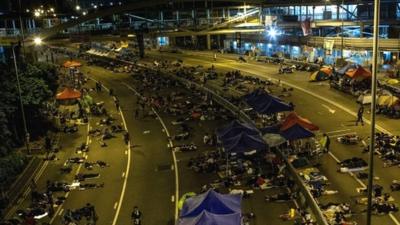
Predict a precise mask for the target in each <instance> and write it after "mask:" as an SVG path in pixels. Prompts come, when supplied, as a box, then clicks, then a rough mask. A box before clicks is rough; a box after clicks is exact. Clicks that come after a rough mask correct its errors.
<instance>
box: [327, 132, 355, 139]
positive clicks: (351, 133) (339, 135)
mask: <svg viewBox="0 0 400 225" xmlns="http://www.w3.org/2000/svg"><path fill="white" fill-rule="evenodd" d="M353 134H357V132H349V133H344V134H336V135H331V136H330V137H333V138H334V137H342V136H345V135H353Z"/></svg>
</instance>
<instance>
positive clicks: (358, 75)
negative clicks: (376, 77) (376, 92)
mask: <svg viewBox="0 0 400 225" xmlns="http://www.w3.org/2000/svg"><path fill="white" fill-rule="evenodd" d="M346 75H347V76H349V77H351V78H353V79H361V80H363V79H366V78H370V77H371V76H372V74H371V72H370V71H368V70H366V69H364V68H363V67H361V66H359V67H357V68H355V69H350V70H348V71H347V72H346Z"/></svg>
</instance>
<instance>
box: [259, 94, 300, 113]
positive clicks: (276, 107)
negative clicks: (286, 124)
mask: <svg viewBox="0 0 400 225" xmlns="http://www.w3.org/2000/svg"><path fill="white" fill-rule="evenodd" d="M253 108H254V110H256V111H257V112H258V113H261V114H274V113H278V112H285V111H293V106H291V105H289V104H287V103H285V102H283V101H281V100H280V99H278V98H276V97H272V96H271V98H270V99H269V101H268V102H264V103H261V104H259V105H254V106H253Z"/></svg>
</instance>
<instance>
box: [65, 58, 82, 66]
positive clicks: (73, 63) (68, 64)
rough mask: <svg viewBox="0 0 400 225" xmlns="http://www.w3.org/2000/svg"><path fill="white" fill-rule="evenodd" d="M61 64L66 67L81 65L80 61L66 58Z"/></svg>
mask: <svg viewBox="0 0 400 225" xmlns="http://www.w3.org/2000/svg"><path fill="white" fill-rule="evenodd" d="M63 66H64V67H66V68H72V67H80V66H82V63H80V62H78V61H74V60H67V61H65V62H64V64H63Z"/></svg>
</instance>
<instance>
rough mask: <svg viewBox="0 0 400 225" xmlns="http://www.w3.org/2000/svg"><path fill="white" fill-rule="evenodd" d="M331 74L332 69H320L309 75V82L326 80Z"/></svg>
mask: <svg viewBox="0 0 400 225" xmlns="http://www.w3.org/2000/svg"><path fill="white" fill-rule="evenodd" d="M332 73H333V71H332V68H330V67H322V68H321V69H319V70H318V71H316V72H314V73H312V74H311V75H310V81H322V80H327V79H328V78H329V77H330V76H332Z"/></svg>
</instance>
